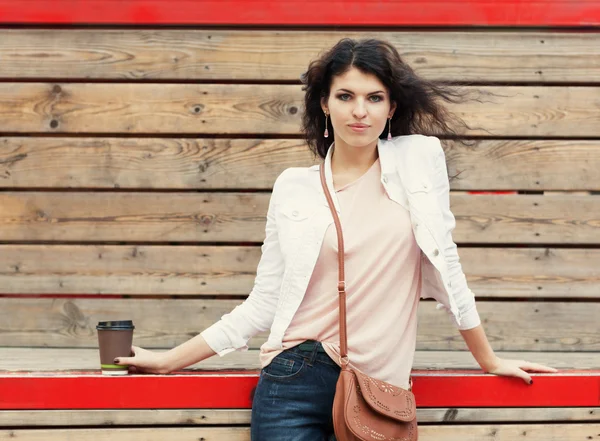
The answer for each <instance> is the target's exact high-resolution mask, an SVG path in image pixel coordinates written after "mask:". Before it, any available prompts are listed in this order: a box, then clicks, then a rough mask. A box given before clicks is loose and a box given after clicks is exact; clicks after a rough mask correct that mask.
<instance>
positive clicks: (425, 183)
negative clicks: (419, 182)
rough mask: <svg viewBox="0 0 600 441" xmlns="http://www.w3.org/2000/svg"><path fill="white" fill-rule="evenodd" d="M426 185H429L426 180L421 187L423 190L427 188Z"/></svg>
mask: <svg viewBox="0 0 600 441" xmlns="http://www.w3.org/2000/svg"><path fill="white" fill-rule="evenodd" d="M428 187H429V186H428V185H427V182H423V188H424V189H425V190H427V188H428Z"/></svg>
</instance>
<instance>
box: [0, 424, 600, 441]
mask: <svg viewBox="0 0 600 441" xmlns="http://www.w3.org/2000/svg"><path fill="white" fill-rule="evenodd" d="M598 431H600V424H595V423H590V424H580V423H579V424H578V423H574V424H552V423H548V424H530V425H527V424H506V425H505V424H494V425H489V424H482V425H470V424H465V425H423V426H421V427H419V439H420V440H423V441H438V440H440V439H443V440H445V441H509V440H510V441H514V440H519V439H523V440H524V439H526V440H528V441H576V440H582V439H589V440H593V439H594V438H595V437H596V436H597V433H598ZM115 437H117V438H118V439H119V440H122V441H138V440H140V439H144V440H147V441H174V440H177V441H197V440H199V439H204V440H206V441H214V440H218V441H249V440H250V429H249V428H248V427H228V428H219V427H215V428H210V427H177V428H113V429H36V430H26V429H23V430H21V429H13V430H0V441H9V440H10V441H13V440H18V441H42V440H43V441H58V440H61V441H63V440H78V441H109V440H114V439H115Z"/></svg>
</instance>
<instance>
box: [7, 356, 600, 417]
mask: <svg viewBox="0 0 600 441" xmlns="http://www.w3.org/2000/svg"><path fill="white" fill-rule="evenodd" d="M160 351H162V350H159V352H160ZM496 353H497V354H498V356H499V357H502V358H509V359H520V360H527V361H532V362H535V363H542V364H545V365H547V366H552V367H554V368H556V369H599V368H600V352H559V351H543V352H538V351H517V352H512V351H496ZM99 363H100V359H99V354H98V348H25V347H14V348H11V347H0V372H1V371H11V372H13V371H14V372H50V371H53V372H56V370H57V366H60V370H62V371H65V372H69V371H86V370H88V371H96V372H97V371H98V369H99ZM259 369H260V361H259V350H258V349H249V350H248V351H234V352H231V353H229V354H227V355H226V356H224V357H219V356H214V357H210V358H208V359H207V360H203V361H201V362H200V363H196V364H194V365H192V366H190V367H189V368H188V369H187V370H192V371H195V372H202V371H207V370H208V371H215V370H259ZM413 369H415V370H436V371H443V370H445V369H476V370H480V369H481V368H480V366H479V365H478V364H477V362H476V361H475V359H474V358H473V356H472V355H471V353H470V352H469V351H468V350H464V351H455V350H448V351H430V350H420V349H419V350H417V351H416V353H415V359H414V363H413ZM596 417H598V418H600V415H596ZM1 425H2V424H0V426H1Z"/></svg>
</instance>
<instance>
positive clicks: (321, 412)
mask: <svg viewBox="0 0 600 441" xmlns="http://www.w3.org/2000/svg"><path fill="white" fill-rule="evenodd" d="M309 342H310V343H312V349H311V350H303V349H300V348H299V347H298V346H295V347H293V348H290V349H287V350H285V351H283V352H282V353H280V354H278V355H277V356H276V357H275V358H274V359H273V360H272V361H271V363H270V364H269V365H267V366H266V367H265V368H264V369H263V370H262V371H261V373H260V379H259V380H258V385H257V386H256V390H255V392H254V399H253V402H252V419H251V428H250V433H251V440H252V441H335V436H334V434H333V422H332V416H331V408H332V406H333V397H334V395H335V386H336V383H337V380H338V377H339V375H340V367H339V366H338V365H337V364H336V363H335V362H334V361H333V360H332V359H331V358H330V357H329V356H328V355H327V354H326V353H325V352H318V351H317V349H318V348H319V347H321V348H322V345H321V343H319V342H315V341H309Z"/></svg>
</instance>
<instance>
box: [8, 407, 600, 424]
mask: <svg viewBox="0 0 600 441" xmlns="http://www.w3.org/2000/svg"><path fill="white" fill-rule="evenodd" d="M250 415H251V409H234V410H229V409H227V410H223V409H152V410H145V409H143V410H136V409H118V410H91V411H90V410H5V411H0V426H2V427H25V428H32V427H36V426H50V427H51V426H69V427H77V426H110V427H114V426H155V425H169V426H188V425H195V426H196V425H198V426H204V425H248V424H250ZM417 420H418V421H419V424H420V423H444V424H448V423H473V422H496V423H524V422H533V423H537V422H540V421H543V422H551V423H557V422H559V421H564V422H575V421H581V422H600V407H556V408H553V407H545V408H521V407H517V408H510V407H508V408H489V407H486V408H468V407H461V408H418V409H417Z"/></svg>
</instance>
